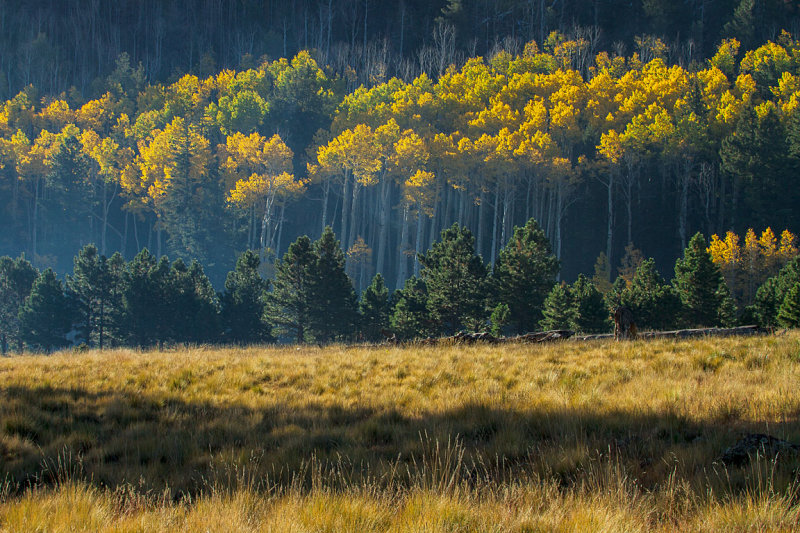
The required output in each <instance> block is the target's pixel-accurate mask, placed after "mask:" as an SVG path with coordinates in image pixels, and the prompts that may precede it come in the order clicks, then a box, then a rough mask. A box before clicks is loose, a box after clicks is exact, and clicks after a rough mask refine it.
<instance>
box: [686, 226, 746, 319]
mask: <svg viewBox="0 0 800 533" xmlns="http://www.w3.org/2000/svg"><path fill="white" fill-rule="evenodd" d="M707 247H708V245H707V244H706V240H705V238H704V237H703V235H702V234H700V233H697V234H695V236H694V237H692V239H691V240H690V241H689V245H688V246H687V247H686V249H685V250H684V252H683V257H682V258H679V259H678V260H677V261H676V262H675V279H674V280H673V284H674V287H675V290H676V291H677V292H678V296H679V298H680V299H681V303H682V304H683V321H684V323H685V324H687V325H688V326H691V327H695V326H719V325H728V324H730V323H731V322H732V321H733V320H734V318H735V317H734V316H732V313H733V312H734V308H733V307H732V306H733V302H732V300H731V295H730V290H729V289H728V286H727V285H726V284H725V279H724V278H723V277H722V273H721V272H720V269H719V267H718V266H717V265H716V264H715V263H714V262H713V261H712V260H711V254H709V253H708V251H707Z"/></svg>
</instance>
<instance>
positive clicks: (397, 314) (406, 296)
mask: <svg viewBox="0 0 800 533" xmlns="http://www.w3.org/2000/svg"><path fill="white" fill-rule="evenodd" d="M395 302H396V303H395V305H394V307H393V311H392V317H391V319H390V320H389V324H390V326H391V329H392V331H393V332H394V333H395V335H397V338H399V339H402V340H408V339H420V338H425V337H429V336H431V335H432V334H433V328H432V326H433V324H432V323H431V318H430V312H429V311H428V289H427V287H426V286H425V282H424V281H422V280H421V279H419V278H417V277H414V276H412V277H410V278H408V279H407V280H406V282H405V284H404V285H403V289H402V290H399V291H397V292H396V293H395Z"/></svg>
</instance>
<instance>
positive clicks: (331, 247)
mask: <svg viewBox="0 0 800 533" xmlns="http://www.w3.org/2000/svg"><path fill="white" fill-rule="evenodd" d="M313 253H314V256H315V261H314V266H313V270H312V285H311V297H312V300H311V309H310V311H311V314H310V318H311V327H312V330H313V332H314V336H315V337H316V340H317V342H330V341H332V340H334V339H337V338H343V337H347V336H351V335H352V334H353V332H354V331H355V327H356V322H357V318H358V303H357V299H356V292H355V289H354V288H353V282H352V281H351V280H350V278H349V277H348V276H347V273H346V272H345V260H344V252H342V249H341V247H340V246H339V241H337V240H336V236H335V235H334V234H333V230H332V229H331V228H330V226H328V227H326V228H325V230H324V231H323V232H322V236H321V237H320V238H319V239H318V240H317V241H315V242H314V246H313Z"/></svg>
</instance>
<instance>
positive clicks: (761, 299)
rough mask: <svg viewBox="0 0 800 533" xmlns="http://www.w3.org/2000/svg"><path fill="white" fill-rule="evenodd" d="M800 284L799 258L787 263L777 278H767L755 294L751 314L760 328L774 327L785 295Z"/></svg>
mask: <svg viewBox="0 0 800 533" xmlns="http://www.w3.org/2000/svg"><path fill="white" fill-rule="evenodd" d="M797 283H800V257H796V258H794V259H793V260H791V261H789V262H788V263H787V264H786V265H785V266H784V267H783V268H782V269H781V270H780V272H778V275H777V276H773V277H771V278H768V279H767V280H766V281H765V282H764V283H763V284H762V285H761V287H759V288H758V291H757V292H756V298H755V303H754V304H753V314H754V315H755V317H756V318H757V320H758V323H759V324H760V325H762V326H774V325H775V324H776V323H777V320H778V311H779V310H780V307H781V305H782V304H783V301H784V300H785V299H786V295H787V294H788V293H789V291H790V290H791V289H792V287H794V285H795V284H797Z"/></svg>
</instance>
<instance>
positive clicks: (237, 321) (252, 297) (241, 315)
mask: <svg viewBox="0 0 800 533" xmlns="http://www.w3.org/2000/svg"><path fill="white" fill-rule="evenodd" d="M260 264H261V260H260V259H259V257H258V254H257V253H255V252H253V251H252V250H248V251H246V252H245V253H243V254H242V255H240V256H239V259H238V260H237V261H236V268H235V269H234V270H233V271H232V272H229V273H228V276H227V278H226V279H225V292H223V293H222V295H221V296H220V304H221V307H222V308H221V312H220V320H221V323H222V333H223V339H224V340H225V341H226V342H234V343H237V344H253V343H258V342H270V341H272V340H274V339H273V338H272V336H271V335H270V326H269V323H268V322H267V321H266V319H265V317H264V311H265V309H266V301H267V291H268V290H269V281H267V280H265V279H264V278H262V277H261V275H260V274H259V272H258V267H259V266H260Z"/></svg>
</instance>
